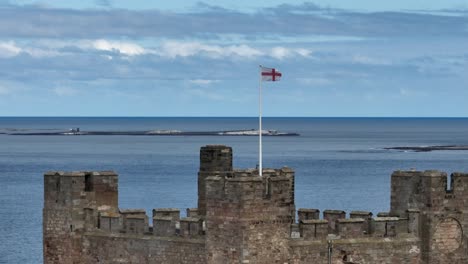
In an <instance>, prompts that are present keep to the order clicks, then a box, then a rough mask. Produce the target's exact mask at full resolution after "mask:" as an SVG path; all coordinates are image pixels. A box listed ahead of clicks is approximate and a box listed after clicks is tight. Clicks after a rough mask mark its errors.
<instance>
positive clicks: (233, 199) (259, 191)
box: [199, 146, 295, 264]
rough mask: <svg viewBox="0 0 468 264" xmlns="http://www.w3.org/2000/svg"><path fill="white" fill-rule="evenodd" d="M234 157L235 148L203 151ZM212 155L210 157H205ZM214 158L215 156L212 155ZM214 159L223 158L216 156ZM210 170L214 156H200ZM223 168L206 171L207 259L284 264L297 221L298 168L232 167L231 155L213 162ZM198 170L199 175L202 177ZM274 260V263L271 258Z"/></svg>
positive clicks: (204, 197) (202, 166)
mask: <svg viewBox="0 0 468 264" xmlns="http://www.w3.org/2000/svg"><path fill="white" fill-rule="evenodd" d="M223 149H224V150H227V149H229V152H227V151H226V154H227V153H229V154H227V155H228V156H229V157H230V156H232V152H231V150H230V148H227V147H224V146H206V147H204V148H202V155H203V154H204V153H222V152H220V150H223ZM205 157H208V156H205ZM212 157H213V156H212ZM214 157H215V158H217V157H219V156H214ZM201 163H202V165H201V166H200V168H201V169H202V168H203V169H206V168H207V167H206V166H205V165H206V164H210V162H209V158H207V159H204V157H202V158H201ZM211 164H215V166H218V164H222V165H220V166H219V168H221V169H222V170H223V171H221V172H220V171H219V170H211V171H209V170H204V171H200V174H202V175H203V178H204V180H205V181H204V183H205V186H203V187H202V188H200V189H201V190H203V189H204V190H205V195H204V196H202V198H203V199H204V200H203V201H202V203H201V204H202V205H204V206H206V207H205V208H206V214H205V219H206V251H207V262H208V263H212V264H215V263H236V264H237V263H281V264H282V263H285V262H288V258H289V246H288V241H289V238H290V227H291V223H292V222H293V221H294V215H295V207H294V191H293V190H294V171H292V170H291V169H289V168H282V169H277V170H272V169H264V171H263V177H260V176H259V173H258V170H231V171H226V169H228V168H229V167H230V166H231V164H232V163H231V161H230V159H224V160H223V162H219V160H217V161H215V162H213V163H211ZM200 174H199V175H200ZM272 260H273V261H272Z"/></svg>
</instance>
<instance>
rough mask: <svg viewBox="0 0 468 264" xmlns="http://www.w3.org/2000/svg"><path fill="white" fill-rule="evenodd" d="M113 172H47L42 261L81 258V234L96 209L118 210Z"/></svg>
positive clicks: (45, 177)
mask: <svg viewBox="0 0 468 264" xmlns="http://www.w3.org/2000/svg"><path fill="white" fill-rule="evenodd" d="M117 202H118V191H117V174H115V173H114V172H48V173H46V174H45V175H44V209H43V245H44V263H45V264H47V263H61V264H62V263H65V264H66V263H73V259H80V253H81V247H80V244H81V234H82V233H83V232H84V230H85V229H86V227H87V226H96V223H91V224H90V225H87V222H89V221H91V222H95V221H97V220H96V219H97V218H96V216H97V214H98V212H100V211H101V212H103V211H117V210H118V204H117Z"/></svg>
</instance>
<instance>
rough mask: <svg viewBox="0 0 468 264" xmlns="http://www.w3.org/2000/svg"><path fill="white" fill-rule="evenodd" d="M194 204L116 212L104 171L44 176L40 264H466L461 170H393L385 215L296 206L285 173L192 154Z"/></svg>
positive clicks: (466, 192) (220, 151)
mask: <svg viewBox="0 0 468 264" xmlns="http://www.w3.org/2000/svg"><path fill="white" fill-rule="evenodd" d="M200 154H201V155H200V172H199V174H198V185H199V186H198V190H199V194H198V195H199V197H198V198H199V199H198V205H199V207H198V208H190V209H187V217H185V218H181V217H180V210H179V209H177V208H159V209H154V210H153V212H152V213H153V215H152V217H151V220H152V225H150V223H149V221H148V216H147V215H146V211H145V210H143V209H126V210H124V209H119V207H118V203H117V202H118V176H117V174H116V173H114V172H112V171H102V172H89V171H83V172H62V171H59V172H47V173H46V174H45V175H44V209H43V232H44V233H43V235H44V263H45V264H50V263H60V264H72V263H84V264H91V263H168V264H172V263H174V264H176V263H177V264H178V263H194V264H197V263H210V264H218V263H236V264H237V263H255V264H257V263H260V264H262V263H265V264H266V263H268V264H269V263H278V264H285V263H288V264H305V263H328V260H329V259H330V260H331V263H333V264H342V263H343V264H344V263H347V264H351V263H359V264H375V263H385V264H402V263H405V264H406V263H408V264H447V263H454V264H462V263H464V264H466V263H468V237H467V235H466V230H468V229H467V228H468V210H467V209H466V208H468V174H467V173H454V174H452V175H451V176H450V177H451V179H450V181H451V184H450V186H451V188H450V189H447V174H445V173H443V172H438V171H396V172H394V173H393V175H392V181H391V205H390V212H388V213H379V214H378V215H377V217H375V218H372V213H370V212H364V211H352V212H351V213H350V218H346V213H345V212H344V211H341V210H325V211H324V212H323V218H322V219H320V211H319V210H318V209H307V208H301V209H299V210H298V212H297V215H298V223H296V221H295V216H296V211H295V205H294V171H293V170H292V169H290V168H287V167H284V168H281V169H264V171H263V177H260V176H259V172H258V170H257V169H245V170H238V169H233V168H232V149H231V148H230V147H226V146H222V145H213V146H205V147H203V148H202V149H201V151H200Z"/></svg>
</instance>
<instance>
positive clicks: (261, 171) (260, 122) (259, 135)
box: [258, 65, 263, 176]
mask: <svg viewBox="0 0 468 264" xmlns="http://www.w3.org/2000/svg"><path fill="white" fill-rule="evenodd" d="M259 69H260V85H259V86H258V87H259V89H258V113H259V115H258V173H259V175H260V176H262V174H263V166H262V65H260V66H259Z"/></svg>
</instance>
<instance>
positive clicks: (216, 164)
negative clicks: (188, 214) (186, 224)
mask: <svg viewBox="0 0 468 264" xmlns="http://www.w3.org/2000/svg"><path fill="white" fill-rule="evenodd" d="M231 172H232V148H231V147H228V146H224V145H208V146H204V147H201V149H200V171H199V172H198V213H199V215H200V216H202V217H203V216H204V215H205V214H206V198H205V192H206V187H205V186H206V184H205V179H206V177H208V176H213V175H220V176H226V175H228V174H229V173H231Z"/></svg>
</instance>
